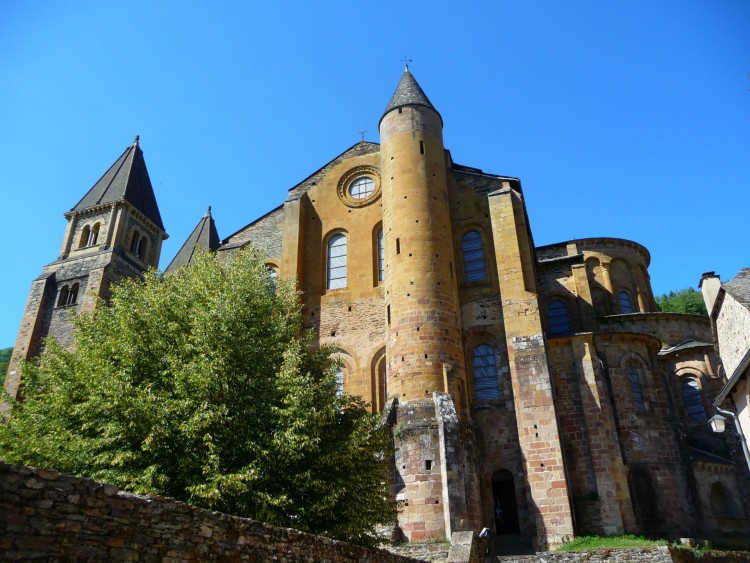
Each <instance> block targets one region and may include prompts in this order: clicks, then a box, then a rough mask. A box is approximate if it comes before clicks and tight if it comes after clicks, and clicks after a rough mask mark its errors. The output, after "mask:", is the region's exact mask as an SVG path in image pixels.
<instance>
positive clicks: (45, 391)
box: [0, 251, 395, 544]
mask: <svg viewBox="0 0 750 563" xmlns="http://www.w3.org/2000/svg"><path fill="white" fill-rule="evenodd" d="M75 324H76V345H75V350H74V351H67V350H65V349H63V348H62V347H60V346H59V345H58V344H57V343H56V342H55V341H54V340H48V341H47V343H46V347H45V351H44V353H43V354H42V355H41V356H40V357H39V358H38V360H37V361H35V362H33V363H26V364H24V365H23V366H22V370H23V371H22V375H23V378H24V384H25V400H24V401H23V402H21V403H15V404H14V408H13V414H12V417H11V418H10V420H9V421H8V422H7V423H6V424H0V457H1V458H2V459H5V460H7V461H11V462H16V463H23V464H28V465H35V466H46V467H54V468H56V469H58V470H60V471H63V472H66V473H71V474H75V475H80V476H85V477H90V478H93V479H97V480H101V481H106V482H109V483H113V484H116V485H118V486H119V487H122V488H125V489H128V490H131V491H134V492H137V493H151V494H154V493H157V494H162V495H168V496H171V497H175V498H177V499H181V500H184V501H187V502H189V503H192V504H195V505H198V506H203V507H207V508H211V509H214V510H220V511H223V512H226V513H230V514H236V515H240V516H245V517H249V518H254V519H258V520H261V521H265V522H269V523H272V524H276V525H280V526H288V527H293V528H296V529H299V530H303V531H309V532H313V533H325V534H328V535H330V536H332V537H336V538H339V539H345V540H349V541H355V542H358V543H363V544H368V543H370V544H371V543H372V542H373V541H374V538H375V535H374V529H375V526H376V525H378V524H386V523H388V522H391V521H393V519H394V518H395V505H394V503H393V502H392V501H391V500H390V495H389V494H388V490H387V483H388V478H387V475H388V463H389V459H390V456H391V437H390V431H389V430H388V429H387V428H384V427H383V425H382V424H381V422H380V417H377V416H373V415H370V414H368V411H367V408H366V405H365V404H364V403H363V402H362V401H361V400H359V399H357V398H353V397H350V396H347V395H343V396H340V395H339V394H337V393H336V382H335V375H334V372H333V370H334V369H335V363H334V362H333V361H332V359H331V356H330V350H327V349H318V350H314V349H313V348H312V347H311V346H310V340H309V336H306V335H305V334H304V333H303V331H302V330H301V317H300V307H299V303H298V299H297V295H296V293H295V291H294V289H293V287H292V286H291V285H289V284H284V283H279V284H278V287H276V288H275V290H274V286H272V285H271V282H270V279H269V276H268V273H267V271H266V269H265V267H264V266H263V264H262V262H261V261H260V260H259V259H258V257H257V256H255V255H253V254H252V253H251V252H249V251H248V252H240V253H238V254H236V255H235V256H234V257H233V258H232V259H230V260H228V261H226V262H222V261H221V260H220V259H218V258H216V257H215V256H213V255H209V254H204V255H201V256H200V257H199V258H198V260H197V261H196V263H194V264H191V265H190V266H187V267H183V268H181V269H180V270H178V271H177V272H176V273H174V274H169V275H166V276H164V277H163V278H161V277H159V276H158V275H157V274H156V273H154V272H149V273H147V274H146V276H145V279H144V280H142V281H141V280H126V281H124V282H122V283H121V284H118V285H117V286H115V287H114V288H113V291H112V297H111V300H110V303H109V306H103V305H101V306H99V307H97V308H96V310H95V312H94V313H92V314H91V315H84V316H81V317H79V318H78V319H77V320H76V321H75Z"/></svg>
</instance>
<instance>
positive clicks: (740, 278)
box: [722, 268, 750, 306]
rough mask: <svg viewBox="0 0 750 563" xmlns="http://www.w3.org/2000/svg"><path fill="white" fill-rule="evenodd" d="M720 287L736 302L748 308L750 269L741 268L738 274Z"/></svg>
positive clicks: (749, 304) (749, 301)
mask: <svg viewBox="0 0 750 563" xmlns="http://www.w3.org/2000/svg"><path fill="white" fill-rule="evenodd" d="M722 287H723V288H724V290H725V291H726V292H727V293H728V294H729V295H731V296H732V297H734V298H735V299H736V300H737V301H739V302H740V303H742V304H744V305H748V306H750V268H742V269H741V270H740V273H739V274H737V275H736V276H734V277H733V278H732V279H731V280H729V281H728V282H726V283H724V284H722Z"/></svg>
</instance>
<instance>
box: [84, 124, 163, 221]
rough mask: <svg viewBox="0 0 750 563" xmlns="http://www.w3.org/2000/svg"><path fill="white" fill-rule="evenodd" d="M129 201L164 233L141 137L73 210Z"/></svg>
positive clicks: (136, 139)
mask: <svg viewBox="0 0 750 563" xmlns="http://www.w3.org/2000/svg"><path fill="white" fill-rule="evenodd" d="M118 201H127V202H128V203H130V204H131V205H132V206H133V207H135V208H136V209H137V210H138V211H140V212H141V213H143V214H144V215H145V216H146V217H147V218H148V219H149V220H150V221H151V222H152V223H154V225H156V226H157V227H159V228H160V229H161V230H162V231H164V224H163V223H162V221H161V214H160V213H159V206H158V205H157V204H156V196H155V195H154V189H153V187H152V186H151V180H150V179H149V177H148V170H147V169H146V161H145V160H144V159H143V151H142V150H141V147H140V146H138V137H136V138H135V142H134V143H133V144H132V145H130V146H129V147H128V148H127V149H125V152H123V153H122V155H120V158H118V159H117V161H116V162H115V163H114V164H113V165H112V166H111V167H110V168H109V170H107V171H106V172H105V173H104V176H102V177H101V178H100V179H99V181H98V182H97V183H96V184H94V187H93V188H91V189H90V190H89V191H88V193H87V194H86V195H85V196H83V199H81V201H79V202H78V203H77V204H76V205H75V207H73V209H71V211H82V210H84V209H88V208H89V207H96V206H98V205H106V204H108V203H115V202H118Z"/></svg>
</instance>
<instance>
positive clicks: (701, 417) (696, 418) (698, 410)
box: [682, 379, 708, 422]
mask: <svg viewBox="0 0 750 563" xmlns="http://www.w3.org/2000/svg"><path fill="white" fill-rule="evenodd" d="M682 400H683V401H684V402H685V410H687V417H688V422H706V421H707V420H708V417H707V416H706V409H705V408H703V397H702V396H701V389H700V387H699V386H698V382H697V381H696V380H695V379H684V380H683V381H682Z"/></svg>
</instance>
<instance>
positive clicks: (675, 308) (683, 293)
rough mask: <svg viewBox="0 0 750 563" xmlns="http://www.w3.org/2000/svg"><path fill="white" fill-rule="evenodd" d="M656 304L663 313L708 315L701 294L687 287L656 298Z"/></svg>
mask: <svg viewBox="0 0 750 563" xmlns="http://www.w3.org/2000/svg"><path fill="white" fill-rule="evenodd" d="M656 304H657V306H658V307H659V310H660V311H663V312H665V313H690V314H692V315H708V312H707V311H706V304H705V303H704V302H703V294H702V293H701V292H700V291H695V290H694V289H693V288H692V287H687V288H685V289H681V290H679V291H670V292H669V294H668V295H667V294H664V295H660V296H657V297H656Z"/></svg>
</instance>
